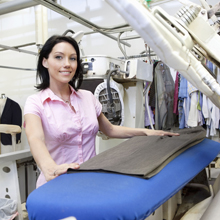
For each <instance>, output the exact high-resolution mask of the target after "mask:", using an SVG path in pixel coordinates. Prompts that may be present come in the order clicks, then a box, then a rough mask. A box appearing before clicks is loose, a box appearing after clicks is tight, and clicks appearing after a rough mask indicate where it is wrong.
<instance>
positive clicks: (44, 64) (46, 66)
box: [42, 58, 48, 68]
mask: <svg viewBox="0 0 220 220" xmlns="http://www.w3.org/2000/svg"><path fill="white" fill-rule="evenodd" d="M42 65H43V66H44V67H45V68H48V62H47V59H46V58H44V59H43V61H42Z"/></svg>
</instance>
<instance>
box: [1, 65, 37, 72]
mask: <svg viewBox="0 0 220 220" xmlns="http://www.w3.org/2000/svg"><path fill="white" fill-rule="evenodd" d="M0 68H5V69H13V70H25V71H37V69H29V68H20V67H12V66H0Z"/></svg>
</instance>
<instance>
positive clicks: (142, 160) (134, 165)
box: [68, 127, 206, 179]
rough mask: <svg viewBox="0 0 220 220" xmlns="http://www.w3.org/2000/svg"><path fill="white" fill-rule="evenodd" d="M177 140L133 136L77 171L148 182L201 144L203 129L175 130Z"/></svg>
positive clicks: (169, 137)
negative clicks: (138, 178) (139, 178)
mask: <svg viewBox="0 0 220 220" xmlns="http://www.w3.org/2000/svg"><path fill="white" fill-rule="evenodd" d="M178 133H180V136H136V137H133V138H131V139H129V140H127V141H124V142H123V143H121V144H119V145H117V146H116V147H113V148H111V149H109V150H106V151H104V152H102V153H100V154H98V155H97V156H95V157H93V158H91V159H90V160H88V161H86V162H84V163H83V164H81V166H80V169H79V170H73V169H69V170H68V173H71V172H80V171H82V172H83V171H98V172H114V173H120V174H127V175H134V176H139V177H141V178H145V179H148V178H150V177H152V176H154V175H155V174H156V173H158V172H159V171H160V170H161V169H162V168H163V167H164V166H165V165H166V164H167V163H169V162H170V161H171V160H172V159H174V158H175V157H176V156H178V155H179V154H180V153H182V152H183V151H185V150H186V149H188V148H189V147H192V146H193V145H195V144H197V143H199V142H201V141H202V140H204V138H205V135H206V132H205V130H204V129H203V128H202V127H195V128H188V129H182V130H178Z"/></svg>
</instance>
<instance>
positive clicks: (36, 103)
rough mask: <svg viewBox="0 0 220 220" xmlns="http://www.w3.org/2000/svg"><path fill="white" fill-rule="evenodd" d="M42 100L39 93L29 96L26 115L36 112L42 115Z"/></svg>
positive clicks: (35, 113)
mask: <svg viewBox="0 0 220 220" xmlns="http://www.w3.org/2000/svg"><path fill="white" fill-rule="evenodd" d="M41 105H42V104H41V101H40V97H38V96H37V95H31V96H29V97H28V98H27V100H26V102H25V106H24V115H26V114H34V115H37V116H39V117H41V108H40V106H41Z"/></svg>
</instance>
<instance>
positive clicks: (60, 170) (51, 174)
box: [43, 163, 80, 182]
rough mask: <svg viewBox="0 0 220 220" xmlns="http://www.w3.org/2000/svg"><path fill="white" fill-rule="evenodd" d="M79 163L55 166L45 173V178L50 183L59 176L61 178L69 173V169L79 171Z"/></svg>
mask: <svg viewBox="0 0 220 220" xmlns="http://www.w3.org/2000/svg"><path fill="white" fill-rule="evenodd" d="M79 167H80V166H79V164H78V163H71V164H61V165H55V166H53V167H51V168H49V169H47V170H44V171H43V174H44V176H45V179H46V181H47V182H48V181H50V180H52V179H54V178H56V177H57V176H60V175H62V174H64V173H66V172H67V170H68V169H69V168H71V169H79Z"/></svg>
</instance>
